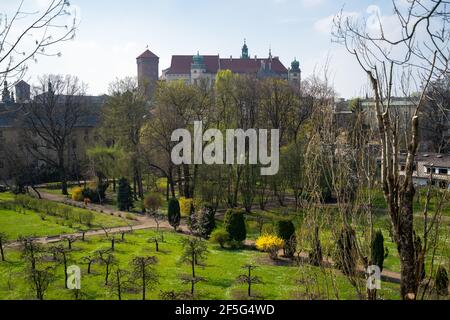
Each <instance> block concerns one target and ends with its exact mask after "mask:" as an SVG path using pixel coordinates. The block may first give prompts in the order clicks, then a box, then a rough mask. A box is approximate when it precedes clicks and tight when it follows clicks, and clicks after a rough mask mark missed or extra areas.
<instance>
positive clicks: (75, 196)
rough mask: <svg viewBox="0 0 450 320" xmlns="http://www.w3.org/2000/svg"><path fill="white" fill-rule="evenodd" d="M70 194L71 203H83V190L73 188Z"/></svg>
mask: <svg viewBox="0 0 450 320" xmlns="http://www.w3.org/2000/svg"><path fill="white" fill-rule="evenodd" d="M71 193H72V200H73V201H83V200H84V197H83V189H81V188H80V187H75V188H73V189H72V190H71Z"/></svg>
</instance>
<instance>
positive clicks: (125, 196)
mask: <svg viewBox="0 0 450 320" xmlns="http://www.w3.org/2000/svg"><path fill="white" fill-rule="evenodd" d="M117 207H118V208H119V210H121V211H130V210H131V208H133V192H132V191H131V186H130V183H129V182H128V180H127V179H125V178H121V179H120V180H119V188H118V190H117Z"/></svg>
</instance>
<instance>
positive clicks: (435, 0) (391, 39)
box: [333, 0, 450, 299]
mask: <svg viewBox="0 0 450 320" xmlns="http://www.w3.org/2000/svg"><path fill="white" fill-rule="evenodd" d="M402 3H403V4H404V2H402ZM392 7H393V11H394V19H395V23H396V26H398V27H399V28H400V31H399V32H395V31H394V30H391V29H389V27H388V26H387V25H386V23H387V22H386V19H383V17H380V16H378V17H377V20H378V23H377V26H376V27H374V26H372V25H368V24H367V22H366V20H365V19H362V20H361V19H359V18H354V17H353V18H352V17H345V15H344V14H342V12H341V14H339V15H337V17H336V18H335V28H334V31H333V38H334V40H335V41H337V42H339V43H341V44H343V45H344V46H345V47H346V48H347V50H348V52H349V53H350V54H351V55H353V56H354V57H355V59H356V61H357V62H358V63H359V65H360V66H361V68H362V69H363V70H364V72H365V73H366V74H367V76H368V78H369V81H370V84H371V88H372V91H373V97H374V100H375V105H376V116H377V122H378V139H379V142H380V146H381V149H382V155H381V176H382V177H381V179H382V181H381V182H382V187H383V192H384V196H385V199H386V202H387V205H388V208H389V214H390V217H391V221H392V224H393V227H394V239H395V242H396V244H397V249H398V253H399V256H400V263H401V297H402V298H403V299H416V298H417V292H418V288H419V283H420V281H421V276H420V275H421V274H422V270H421V269H422V268H423V265H422V263H419V261H418V259H417V256H418V255H417V253H418V252H419V251H422V248H418V247H417V244H418V243H420V242H418V241H417V239H416V237H415V234H414V212H413V200H414V194H415V187H414V183H413V172H414V168H415V157H416V152H417V149H418V146H419V142H420V141H419V122H420V121H421V120H422V118H421V116H420V112H421V110H422V109H423V107H424V104H425V102H426V95H427V94H426V93H427V90H428V89H429V88H430V86H429V85H430V82H431V81H433V80H438V79H441V78H442V77H443V76H444V75H445V74H446V73H447V72H448V62H449V56H450V55H449V53H450V49H449V46H448V43H449V40H450V32H449V29H448V21H449V18H450V11H449V10H448V1H442V0H430V1H426V0H411V1H408V3H407V5H406V8H405V6H400V5H399V1H392ZM393 29H395V28H393ZM414 84H415V85H416V88H412V87H411V86H412V85H414ZM419 88H420V91H421V93H420V98H419V99H417V102H416V106H415V110H414V112H413V115H412V117H411V126H410V127H409V128H408V129H407V133H406V139H405V142H404V143H402V139H401V132H400V130H399V125H398V118H397V117H396V116H395V107H394V106H393V105H392V97H393V96H394V94H395V92H402V93H403V94H404V95H408V94H410V93H411V91H412V90H414V89H415V91H418V90H419ZM401 150H406V154H407V156H406V168H405V174H404V176H401V175H400V174H399V171H400V170H399V158H400V152H401Z"/></svg>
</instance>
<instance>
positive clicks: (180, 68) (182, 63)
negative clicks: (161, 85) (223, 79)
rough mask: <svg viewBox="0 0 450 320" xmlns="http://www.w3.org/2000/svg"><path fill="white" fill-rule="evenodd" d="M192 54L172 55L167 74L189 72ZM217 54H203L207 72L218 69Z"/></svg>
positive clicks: (214, 71)
mask: <svg viewBox="0 0 450 320" xmlns="http://www.w3.org/2000/svg"><path fill="white" fill-rule="evenodd" d="M193 58H194V56H172V62H171V64H170V68H169V69H168V71H167V74H191V64H192V62H193ZM219 60H220V59H219V56H218V55H217V56H203V62H204V63H205V65H206V71H207V72H208V73H217V71H219Z"/></svg>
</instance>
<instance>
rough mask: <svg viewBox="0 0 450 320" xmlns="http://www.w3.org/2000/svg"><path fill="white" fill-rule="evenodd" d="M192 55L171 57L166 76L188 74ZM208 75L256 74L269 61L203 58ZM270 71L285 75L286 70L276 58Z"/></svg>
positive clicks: (217, 57) (215, 57)
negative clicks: (222, 73)
mask: <svg viewBox="0 0 450 320" xmlns="http://www.w3.org/2000/svg"><path fill="white" fill-rule="evenodd" d="M192 59H193V56H192V55H183V56H181V55H177V56H172V62H171V65H170V68H169V69H168V70H167V74H190V73H191V64H192ZM203 60H204V62H205V65H206V71H207V72H208V73H217V72H218V71H219V70H231V71H232V72H234V73H255V74H256V73H258V71H259V70H260V69H261V64H262V62H265V63H266V64H267V65H268V64H269V59H252V58H249V59H236V58H234V59H231V58H228V59H221V58H219V56H218V55H216V56H203ZM272 71H273V72H276V73H278V74H282V73H287V72H288V70H287V69H286V67H285V66H284V65H283V64H282V63H281V61H280V60H279V59H278V57H275V58H273V59H272Z"/></svg>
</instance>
